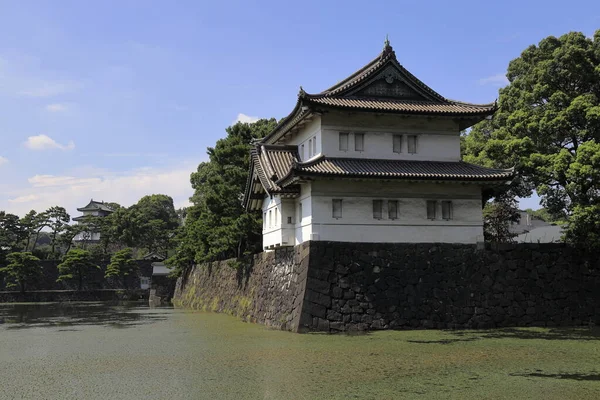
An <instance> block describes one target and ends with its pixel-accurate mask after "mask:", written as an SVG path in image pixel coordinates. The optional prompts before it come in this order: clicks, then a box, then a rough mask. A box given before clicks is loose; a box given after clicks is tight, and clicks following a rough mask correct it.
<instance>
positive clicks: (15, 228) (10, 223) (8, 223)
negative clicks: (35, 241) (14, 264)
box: [0, 211, 24, 265]
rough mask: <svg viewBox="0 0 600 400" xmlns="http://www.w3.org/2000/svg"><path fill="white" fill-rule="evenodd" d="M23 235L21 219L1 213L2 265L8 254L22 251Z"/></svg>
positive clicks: (0, 245) (0, 259)
mask: <svg viewBox="0 0 600 400" xmlns="http://www.w3.org/2000/svg"><path fill="white" fill-rule="evenodd" d="M23 235H24V233H23V229H22V227H21V225H20V223H19V217H18V216H16V215H14V214H10V213H6V212H4V211H0V265H2V264H3V262H4V259H5V257H6V255H7V254H8V253H10V252H13V251H17V250H20V248H21V242H22V240H23V237H24V236H23Z"/></svg>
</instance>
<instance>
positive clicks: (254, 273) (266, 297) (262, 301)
mask: <svg viewBox="0 0 600 400" xmlns="http://www.w3.org/2000/svg"><path fill="white" fill-rule="evenodd" d="M308 251H309V244H308V243H307V244H303V245H299V246H296V247H288V248H282V249H278V250H277V251H273V252H268V253H261V254H257V255H255V256H254V257H253V258H252V259H251V260H250V261H249V262H248V263H247V264H243V265H236V264H237V263H236V262H235V261H233V260H228V261H220V262H213V263H208V264H203V265H199V266H197V267H195V268H193V269H192V270H190V271H189V272H188V273H187V274H186V275H185V276H183V277H182V278H179V280H178V281H177V285H176V287H175V295H174V297H173V304H174V305H175V306H178V307H187V308H192V309H195V310H204V311H215V312H224V313H228V314H232V315H235V316H237V317H240V318H242V319H243V320H245V321H250V322H258V323H261V324H264V325H267V326H272V327H276V328H278V329H283V330H297V328H298V326H299V321H300V312H301V309H302V305H303V300H304V288H305V284H306V277H307V276H306V273H307V267H308ZM236 267H237V268H236Z"/></svg>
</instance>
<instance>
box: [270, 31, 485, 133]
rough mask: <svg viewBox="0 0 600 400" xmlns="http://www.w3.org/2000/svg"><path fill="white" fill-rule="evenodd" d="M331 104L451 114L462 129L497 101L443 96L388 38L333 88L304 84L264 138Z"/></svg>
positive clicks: (373, 110) (471, 123)
mask: <svg viewBox="0 0 600 400" xmlns="http://www.w3.org/2000/svg"><path fill="white" fill-rule="evenodd" d="M327 108H337V109H346V110H356V111H363V112H381V113H397V114H405V115H413V114H414V115H437V116H450V117H455V118H458V119H459V121H460V122H459V125H460V126H459V128H460V129H466V128H468V127H469V126H471V125H473V124H475V123H476V122H478V121H480V120H482V119H483V118H485V117H486V116H488V115H491V114H493V113H494V111H495V110H496V103H495V102H494V103H489V104H470V103H465V102H460V101H455V100H450V99H448V98H445V97H443V96H442V95H440V94H439V93H437V92H436V91H435V90H433V89H431V88H430V87H429V86H427V85H426V84H425V83H423V82H422V81H421V80H419V79H418V78H417V77H416V76H414V75H413V74H412V73H410V72H409V71H408V70H407V69H406V68H404V67H403V66H402V65H401V64H400V63H399V62H398V60H397V59H396V53H395V52H394V50H393V49H392V47H391V46H390V45H389V43H388V42H386V45H385V47H384V50H383V51H382V52H381V53H380V54H379V55H378V56H377V57H376V58H375V59H374V60H372V61H371V62H369V63H368V64H367V65H365V66H364V67H362V68H361V69H359V70H358V71H356V72H354V73H353V74H351V75H350V76H349V77H347V78H345V79H343V80H342V81H340V82H338V83H337V84H335V85H334V86H332V87H330V88H329V89H327V90H325V91H323V92H321V93H317V94H309V93H306V92H305V91H304V90H303V89H302V88H300V93H299V94H298V101H297V102H296V106H295V107H294V110H293V111H292V112H291V113H290V114H289V115H288V116H287V117H285V118H284V119H283V120H281V121H280V123H279V124H278V125H277V126H276V127H275V129H274V130H273V131H272V132H271V133H270V134H269V135H267V136H266V137H265V138H264V139H263V140H262V142H263V143H276V142H277V141H278V140H279V138H281V137H282V136H283V135H285V134H287V132H289V131H290V130H293V129H295V128H296V127H297V125H298V124H300V123H302V121H303V120H304V119H305V118H310V115H311V114H312V113H313V112H315V111H316V112H320V111H323V110H324V109H327Z"/></svg>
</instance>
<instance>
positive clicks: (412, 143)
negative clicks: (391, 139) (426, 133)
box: [407, 135, 417, 154]
mask: <svg viewBox="0 0 600 400" xmlns="http://www.w3.org/2000/svg"><path fill="white" fill-rule="evenodd" d="M407 140H408V152H409V153H410V154H415V153H416V152H417V136H416V135H409V136H408V137H407Z"/></svg>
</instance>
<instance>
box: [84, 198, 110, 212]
mask: <svg viewBox="0 0 600 400" xmlns="http://www.w3.org/2000/svg"><path fill="white" fill-rule="evenodd" d="M96 210H102V211H108V212H113V211H114V210H113V209H112V208H110V207H109V205H108V204H105V203H104V202H103V201H94V199H91V200H90V202H89V203H88V205H87V206H85V207H81V208H78V209H77V211H96Z"/></svg>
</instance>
